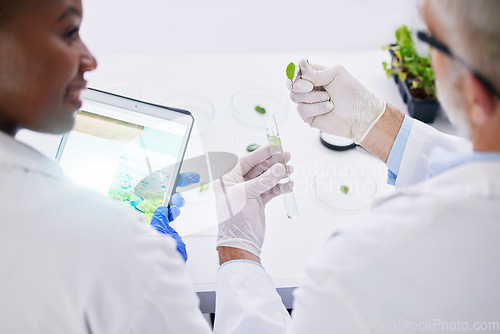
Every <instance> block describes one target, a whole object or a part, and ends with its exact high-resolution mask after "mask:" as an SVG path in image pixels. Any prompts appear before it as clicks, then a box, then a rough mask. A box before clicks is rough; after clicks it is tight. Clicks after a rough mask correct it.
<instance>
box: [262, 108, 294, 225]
mask: <svg viewBox="0 0 500 334" xmlns="http://www.w3.org/2000/svg"><path fill="white" fill-rule="evenodd" d="M264 124H265V125H266V131H267V140H268V141H269V147H270V149H271V154H272V162H273V164H276V163H280V164H282V165H283V166H285V174H284V175H283V178H282V179H281V180H280V182H279V185H280V190H281V197H282V198H283V204H284V205H285V210H286V215H287V217H288V218H290V219H294V218H297V217H298V216H299V211H298V209H297V202H296V201H295V195H294V193H293V187H292V184H291V181H290V174H289V173H288V170H287V168H286V162H285V158H284V157H283V147H282V146H281V138H280V135H279V132H278V125H277V124H276V118H275V117H274V114H269V115H266V116H264Z"/></svg>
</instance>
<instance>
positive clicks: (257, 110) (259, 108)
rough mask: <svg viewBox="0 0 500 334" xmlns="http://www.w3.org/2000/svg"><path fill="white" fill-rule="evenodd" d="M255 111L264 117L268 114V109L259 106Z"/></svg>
mask: <svg viewBox="0 0 500 334" xmlns="http://www.w3.org/2000/svg"><path fill="white" fill-rule="evenodd" d="M255 111H256V112H258V113H259V114H261V115H264V114H265V113H266V109H265V108H262V107H261V106H259V105H256V106H255Z"/></svg>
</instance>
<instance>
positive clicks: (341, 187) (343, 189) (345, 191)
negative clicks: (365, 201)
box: [340, 186, 349, 195]
mask: <svg viewBox="0 0 500 334" xmlns="http://www.w3.org/2000/svg"><path fill="white" fill-rule="evenodd" d="M340 190H341V191H342V192H343V193H344V194H346V195H347V193H348V192H349V187H348V186H340Z"/></svg>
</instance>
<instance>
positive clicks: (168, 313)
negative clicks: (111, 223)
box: [86, 224, 211, 334]
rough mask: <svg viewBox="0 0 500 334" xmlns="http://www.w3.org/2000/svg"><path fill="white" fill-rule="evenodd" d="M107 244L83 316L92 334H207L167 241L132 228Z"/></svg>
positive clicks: (140, 227) (171, 243)
mask: <svg viewBox="0 0 500 334" xmlns="http://www.w3.org/2000/svg"><path fill="white" fill-rule="evenodd" d="M121 237H122V238H124V239H125V240H124V241H126V242H123V243H118V244H117V245H110V248H109V250H108V253H107V254H106V256H108V257H109V258H111V259H113V260H112V261H109V262H108V263H107V265H106V266H105V268H103V270H102V274H101V280H100V282H99V283H98V284H96V287H95V289H93V291H92V293H91V296H90V301H91V303H90V304H91V307H89V310H88V311H87V312H86V316H87V326H88V327H89V332H92V333H179V334H181V333H182V334H188V333H192V334H203V333H206V334H208V333H211V330H210V327H209V325H208V322H207V321H206V320H205V318H204V317H203V315H202V313H201V312H200V309H199V299H198V296H197V295H196V293H195V291H194V288H193V286H192V284H191V279H190V277H189V275H188V273H187V271H186V269H185V266H184V261H183V259H182V258H181V256H180V254H179V253H178V252H177V250H176V242H175V241H174V240H173V238H172V237H170V236H166V235H163V234H160V233H158V232H157V231H156V230H154V229H153V228H152V227H149V226H145V225H144V224H136V225H135V229H134V233H127V234H126V235H121Z"/></svg>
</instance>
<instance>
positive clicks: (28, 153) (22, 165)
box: [0, 131, 65, 179]
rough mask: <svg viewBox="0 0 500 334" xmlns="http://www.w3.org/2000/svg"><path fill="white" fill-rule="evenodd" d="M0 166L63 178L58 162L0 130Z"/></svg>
mask: <svg viewBox="0 0 500 334" xmlns="http://www.w3.org/2000/svg"><path fill="white" fill-rule="evenodd" d="M0 157H1V158H0V167H3V168H15V169H22V170H25V171H26V172H34V173H39V174H44V175H46V176H49V177H51V178H55V179H63V178H65V176H64V173H63V172H62V170H61V168H60V167H59V164H58V163H57V162H56V161H55V160H51V159H49V158H48V157H46V156H45V155H43V154H42V153H40V152H38V151H37V150H35V149H34V148H32V147H30V146H28V145H26V144H24V143H21V142H20V141H17V140H16V139H14V138H13V137H12V136H10V135H8V134H6V133H4V132H2V131H0Z"/></svg>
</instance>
